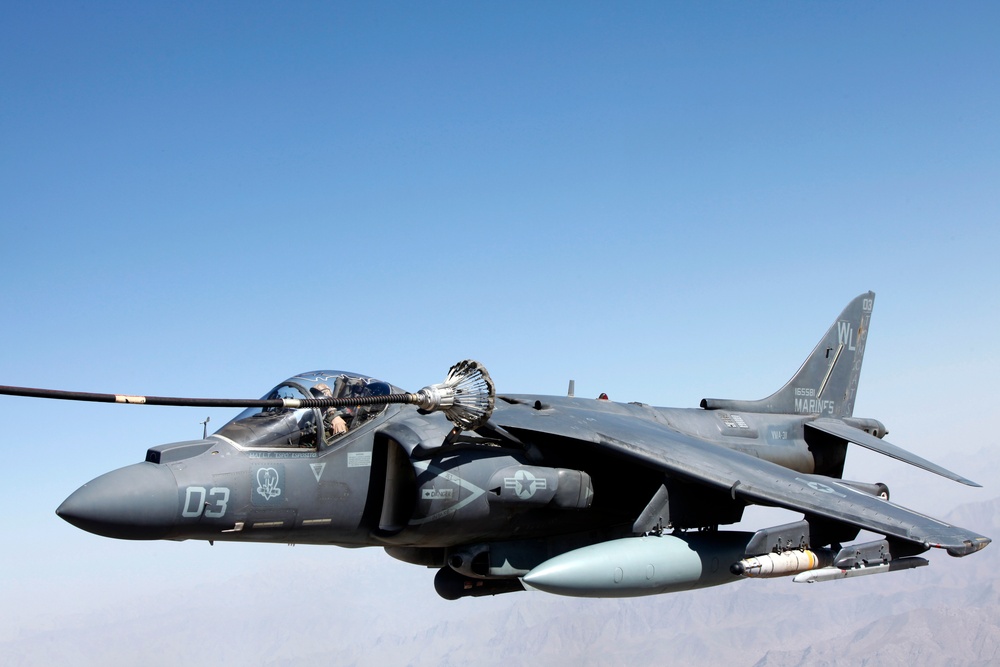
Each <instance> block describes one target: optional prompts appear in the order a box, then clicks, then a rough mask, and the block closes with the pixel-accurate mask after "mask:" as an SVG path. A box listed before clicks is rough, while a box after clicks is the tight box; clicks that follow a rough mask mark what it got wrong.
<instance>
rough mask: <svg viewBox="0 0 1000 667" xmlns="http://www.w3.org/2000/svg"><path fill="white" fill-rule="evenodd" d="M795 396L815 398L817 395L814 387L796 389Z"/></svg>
mask: <svg viewBox="0 0 1000 667" xmlns="http://www.w3.org/2000/svg"><path fill="white" fill-rule="evenodd" d="M795 395H796V396H815V395H816V390H815V389H813V388H812V387H796V388H795Z"/></svg>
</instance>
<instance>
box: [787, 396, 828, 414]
mask: <svg viewBox="0 0 1000 667" xmlns="http://www.w3.org/2000/svg"><path fill="white" fill-rule="evenodd" d="M836 409H837V404H836V402H835V401H830V400H823V399H816V398H796V399H795V412H797V413H800V414H806V415H812V414H822V413H824V412H825V413H827V414H830V415H832V414H834V412H835V411H836Z"/></svg>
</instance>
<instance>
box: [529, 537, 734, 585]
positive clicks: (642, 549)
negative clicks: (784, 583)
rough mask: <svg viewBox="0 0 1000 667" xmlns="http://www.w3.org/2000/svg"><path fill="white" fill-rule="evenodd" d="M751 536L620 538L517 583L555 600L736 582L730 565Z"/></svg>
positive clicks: (557, 560) (550, 563)
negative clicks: (567, 596) (559, 597)
mask: <svg viewBox="0 0 1000 667" xmlns="http://www.w3.org/2000/svg"><path fill="white" fill-rule="evenodd" d="M750 537H752V535H751V534H750V533H743V532H736V531H723V532H704V533H677V534H674V535H648V536H645V537H625V538H621V539H618V540H611V541H609V542H601V543H599V544H591V545H589V546H586V547H582V548H580V549H574V550H572V551H568V552H566V553H564V554H561V555H559V556H556V557H554V558H550V559H549V560H547V561H545V562H544V563H541V564H540V565H537V566H536V567H535V568H533V569H532V570H531V571H530V572H528V574H526V575H524V577H522V579H521V581H522V583H523V584H524V585H525V587H526V588H534V589H538V590H541V591H545V592H546V593H554V594H556V595H569V596H574V597H636V596H640V595H656V594H659V593H670V592H674V591H685V590H690V589H693V588H705V587H708V586H717V585H719V584H725V583H729V582H733V581H736V580H737V576H736V575H734V574H732V573H731V572H730V571H729V564H730V563H733V562H735V561H736V560H738V559H740V558H742V557H743V554H744V550H745V549H746V545H747V542H749V540H750Z"/></svg>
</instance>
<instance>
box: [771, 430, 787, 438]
mask: <svg viewBox="0 0 1000 667" xmlns="http://www.w3.org/2000/svg"><path fill="white" fill-rule="evenodd" d="M771 440H788V431H771Z"/></svg>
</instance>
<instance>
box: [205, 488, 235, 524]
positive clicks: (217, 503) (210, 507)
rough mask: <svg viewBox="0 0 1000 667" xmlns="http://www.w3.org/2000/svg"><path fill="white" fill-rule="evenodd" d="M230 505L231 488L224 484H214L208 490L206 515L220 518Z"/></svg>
mask: <svg viewBox="0 0 1000 667" xmlns="http://www.w3.org/2000/svg"><path fill="white" fill-rule="evenodd" d="M228 506H229V489H227V488H226V487H224V486H213V487H212V488H211V489H209V490H208V502H206V503H205V516H207V517H209V518H211V519H218V518H220V517H221V516H222V515H224V514H225V513H226V507H228Z"/></svg>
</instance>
